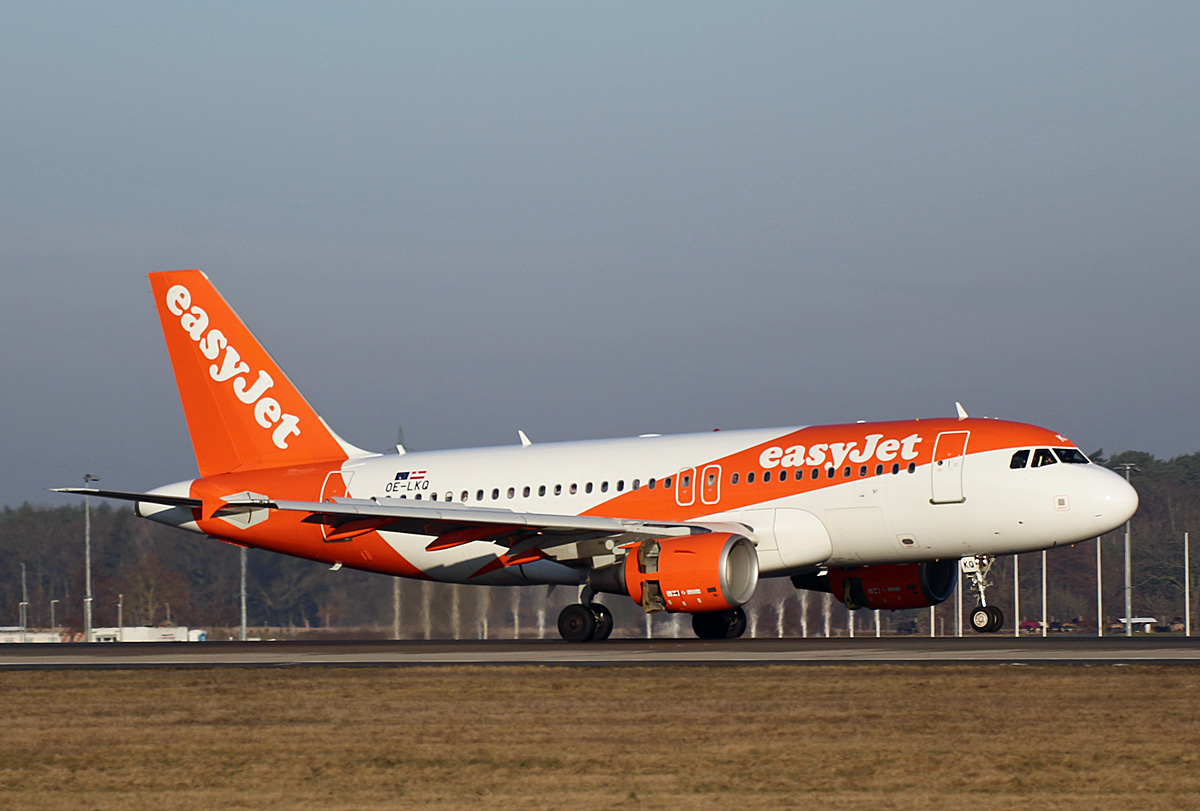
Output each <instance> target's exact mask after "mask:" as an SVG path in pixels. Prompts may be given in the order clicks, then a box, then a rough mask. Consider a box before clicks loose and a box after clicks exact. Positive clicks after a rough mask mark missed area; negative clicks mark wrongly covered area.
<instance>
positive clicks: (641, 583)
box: [588, 532, 758, 614]
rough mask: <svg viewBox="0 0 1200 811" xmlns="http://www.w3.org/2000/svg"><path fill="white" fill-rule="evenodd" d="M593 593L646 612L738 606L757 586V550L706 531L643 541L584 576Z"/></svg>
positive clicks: (742, 540)
mask: <svg viewBox="0 0 1200 811" xmlns="http://www.w3.org/2000/svg"><path fill="white" fill-rule="evenodd" d="M588 585H589V586H591V588H592V590H593V591H598V592H604V593H607V594H627V595H629V596H630V597H631V598H632V599H633V601H634V602H636V603H639V604H640V605H641V606H642V608H644V609H646V611H647V612H651V611H669V612H673V613H687V614H697V613H703V612H708V611H726V610H728V609H731V608H736V607H737V606H739V605H742V604H743V603H745V602H746V601H748V600H749V599H750V598H751V597H753V596H754V589H755V588H756V587H757V586H758V552H757V551H756V550H755V549H754V543H753V542H752V541H751V540H750V539H749V538H746V537H744V536H742V535H734V534H733V533H729V532H709V533H704V534H702V535H688V536H684V537H680V538H655V539H652V540H648V541H642V542H640V543H638V544H637V545H636V547H635V548H633V549H630V550H629V554H627V555H626V556H625V559H624V560H623V561H622V562H620V563H617V564H614V565H612V566H605V567H602V568H599V569H593V570H592V571H591V572H589V573H588Z"/></svg>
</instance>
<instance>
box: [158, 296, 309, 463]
mask: <svg viewBox="0 0 1200 811" xmlns="http://www.w3.org/2000/svg"><path fill="white" fill-rule="evenodd" d="M166 304H167V309H168V310H170V311H171V313H172V315H177V316H179V325H180V326H181V327H182V328H183V331H184V332H186V333H187V334H188V337H189V338H191V339H192V340H193V341H195V342H196V345H197V346H198V347H199V349H200V354H202V355H204V357H206V358H208V359H209V360H213V361H215V360H217V358H218V357H221V360H220V362H219V363H214V364H213V365H211V366H209V367H208V375H209V377H211V378H212V379H213V380H215V381H216V382H218V383H229V384H230V385H231V386H232V387H233V393H234V394H235V395H236V396H237V398H238V400H240V401H242V402H243V403H245V404H246V405H247V406H249V407H250V408H251V409H253V413H254V421H255V422H257V423H258V424H259V425H261V426H262V427H263V428H264V429H267V430H271V429H274V431H273V432H272V433H271V441H272V442H274V443H275V447H277V448H280V449H281V450H287V446H288V437H289V436H293V435H295V436H300V418H299V417H297V416H295V415H293V414H288V413H286V412H285V411H284V410H283V407H282V406H281V405H280V404H279V401H278V400H276V399H275V398H274V397H267V396H266V393H267V392H268V391H269V390H270V389H271V387H272V386H274V385H275V381H274V380H273V379H272V378H271V375H270V374H268V373H267V371H266V370H265V369H259V370H258V374H257V375H253V374H252V370H251V368H250V364H248V363H246V361H244V360H242V354H241V353H240V352H238V351H237V349H236V348H234V347H233V345H232V344H230V343H229V339H228V338H226V337H225V334H224V333H223V332H221V330H219V329H216V328H213V329H209V326H208V313H206V312H205V311H204V309H203V308H202V307H199V306H192V291H190V290H188V289H187V288H186V287H184V286H183V285H181V284H177V285H174V286H173V287H171V289H169V290H168V291H167V297H166ZM222 352H224V356H222ZM251 379H253V381H254V382H253V383H251V382H249V381H250V380H251Z"/></svg>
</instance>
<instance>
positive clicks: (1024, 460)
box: [1008, 448, 1029, 470]
mask: <svg viewBox="0 0 1200 811" xmlns="http://www.w3.org/2000/svg"><path fill="white" fill-rule="evenodd" d="M1027 464H1029V449H1028V448H1026V449H1025V450H1023V451H1017V452H1016V453H1014V454H1013V458H1012V461H1011V462H1009V463H1008V466H1009V467H1010V468H1012V469H1013V470H1020V469H1021V468H1023V467H1025V465H1027Z"/></svg>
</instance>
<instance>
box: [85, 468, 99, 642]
mask: <svg viewBox="0 0 1200 811" xmlns="http://www.w3.org/2000/svg"><path fill="white" fill-rule="evenodd" d="M98 481H100V477H99V476H93V475H92V474H91V473H85V474H84V476H83V486H84V487H85V488H86V487H88V486H90V485H91V483H92V482H98ZM83 581H84V584H85V585H84V597H83V639H84V641H85V642H91V641H92V505H91V499H89V498H88V496H87V494H86V493H84V495H83Z"/></svg>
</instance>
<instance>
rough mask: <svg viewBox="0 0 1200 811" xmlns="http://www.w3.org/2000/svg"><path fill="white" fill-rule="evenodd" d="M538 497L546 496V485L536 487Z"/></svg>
mask: <svg viewBox="0 0 1200 811" xmlns="http://www.w3.org/2000/svg"><path fill="white" fill-rule="evenodd" d="M538 495H539V496H544V495H546V485H544V484H542V485H538Z"/></svg>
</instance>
